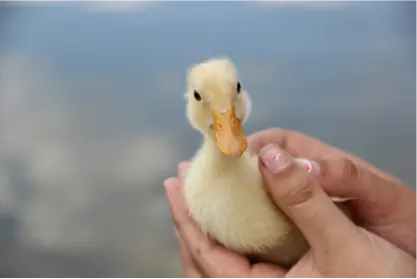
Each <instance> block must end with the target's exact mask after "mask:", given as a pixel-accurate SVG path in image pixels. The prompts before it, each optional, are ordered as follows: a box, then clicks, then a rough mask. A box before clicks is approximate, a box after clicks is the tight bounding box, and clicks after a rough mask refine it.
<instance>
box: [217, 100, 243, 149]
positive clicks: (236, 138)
mask: <svg viewBox="0 0 417 279" xmlns="http://www.w3.org/2000/svg"><path fill="white" fill-rule="evenodd" d="M213 119H214V124H213V126H212V128H211V129H212V131H213V134H214V136H215V138H216V142H217V146H218V147H219V149H220V151H221V152H222V153H223V154H225V155H227V156H235V157H240V156H241V155H242V154H243V152H245V150H246V149H247V147H248V142H247V139H246V135H245V132H244V131H243V128H242V124H241V121H240V120H239V119H238V118H237V117H236V114H235V107H234V105H230V107H229V109H228V110H227V111H225V112H221V111H219V110H216V109H215V110H213Z"/></svg>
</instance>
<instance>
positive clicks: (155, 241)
mask: <svg viewBox="0 0 417 279" xmlns="http://www.w3.org/2000/svg"><path fill="white" fill-rule="evenodd" d="M415 22H416V4H415V2H316V3H312V2H295V3H288V2H268V3H266V2H212V3H209V2H205V3H204V2H201V3H198V2H177V3H170V2H129V3H128V2H119V3H116V2H111V3H109V2H107V3H104V2H95V3H93V2H84V3H7V2H1V3H0V276H43V277H44V276H57V277H62V276H83V277H90V276H96V277H97V276H128V277H130V276H146V277H157V276H167V277H172V276H181V270H180V266H179V260H178V257H177V242H176V239H175V237H174V234H173V231H172V227H171V220H170V216H169V213H168V208H167V204H166V201H165V197H164V191H163V186H162V182H163V180H164V179H165V178H166V177H168V176H171V175H174V174H175V173H176V164H177V162H179V161H180V160H182V159H186V158H189V157H190V156H192V154H193V153H194V151H195V150H196V148H198V146H199V144H200V135H199V134H198V133H197V132H195V131H193V130H192V129H191V128H190V127H189V126H188V124H187V122H186V118H185V116H184V115H185V114H184V100H183V97H182V96H183V94H184V92H185V71H186V69H187V67H189V66H190V65H192V64H194V63H198V62H200V61H201V60H203V59H207V58H211V57H217V56H222V55H228V56H229V57H230V58H231V59H232V60H233V61H234V63H235V64H236V66H237V67H238V69H239V71H240V72H241V76H242V78H241V82H242V85H243V86H244V87H245V88H246V89H247V90H248V91H249V92H250V93H251V94H252V98H253V103H254V107H253V114H252V116H251V118H250V120H249V122H248V124H247V125H246V126H245V129H246V131H247V132H248V133H251V132H254V131H256V130H259V129H263V128H268V127H272V126H281V127H286V128H291V129H295V130H299V131H301V132H304V133H307V134H311V135H314V136H317V137H319V138H321V139H322V140H324V141H326V142H328V143H331V144H334V145H336V146H338V147H340V148H343V149H345V150H347V151H350V152H353V153H355V154H357V155H359V156H360V157H362V158H363V159H365V160H368V161H370V162H372V163H374V164H375V165H377V166H378V167H380V168H382V169H384V170H387V171H390V172H391V173H393V174H394V175H396V176H398V177H400V178H401V179H403V180H404V181H405V182H407V183H408V184H409V185H410V186H412V187H415V176H416V173H415V169H416V165H415V159H416V158H415V154H416V149H415V148H416V146H415V142H416V130H415V128H416V122H415V114H416V111H415V109H416V107H415V105H416V95H415V93H416V87H415V86H416V79H415V77H416V56H415V54H416V51H415V43H416V28H415Z"/></svg>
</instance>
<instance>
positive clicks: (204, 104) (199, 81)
mask: <svg viewBox="0 0 417 279" xmlns="http://www.w3.org/2000/svg"><path fill="white" fill-rule="evenodd" d="M186 99H187V118H188V120H189V122H190V124H191V126H193V127H194V128H195V129H197V130H199V131H200V132H201V133H203V134H204V135H205V136H207V137H209V138H211V139H214V140H215V141H216V144H217V147H218V148H219V150H220V151H221V152H222V153H223V154H225V155H227V156H235V157H239V156H241V155H242V154H243V153H244V152H245V150H246V149H247V139H246V135H245V132H244V130H243V128H242V124H243V123H244V122H246V120H247V119H248V117H249V115H250V112H251V100H250V97H249V94H248V93H247V92H246V91H245V90H244V89H243V87H242V84H241V83H240V80H239V76H238V72H237V71H236V69H235V67H234V65H233V64H232V62H231V61H230V60H229V59H227V58H219V59H212V60H207V61H203V62H202V63H200V64H197V65H194V66H192V67H191V68H189V69H188V76H187V93H186Z"/></svg>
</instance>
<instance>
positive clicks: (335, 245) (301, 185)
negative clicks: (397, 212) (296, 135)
mask: <svg viewBox="0 0 417 279" xmlns="http://www.w3.org/2000/svg"><path fill="white" fill-rule="evenodd" d="M259 156H260V162H261V163H260V166H259V168H260V171H261V173H262V175H263V178H264V180H265V184H266V185H265V186H266V188H267V190H268V191H269V193H270V195H271V198H272V199H273V201H274V202H275V203H276V204H277V206H278V207H279V208H281V209H282V210H283V211H284V212H285V213H286V214H287V215H288V217H289V218H290V219H292V221H293V222H294V223H295V225H296V226H297V227H298V228H299V229H300V231H301V232H302V233H303V235H304V236H305V238H306V239H307V241H308V242H309V244H310V246H311V247H312V249H313V251H315V252H319V251H324V252H326V253H328V252H329V250H333V249H336V251H337V250H339V249H340V248H341V247H340V245H344V244H343V243H345V242H346V241H345V240H346V237H347V236H349V235H354V234H355V232H356V228H355V225H354V224H353V223H352V222H351V221H350V220H349V219H348V218H347V217H346V216H345V215H344V214H343V213H342V212H341V211H340V210H339V209H338V208H337V207H336V205H334V203H333V202H332V201H331V200H330V198H329V197H328V196H327V195H326V193H325V192H324V191H323V189H322V188H321V187H320V185H319V183H318V182H317V181H316V180H315V178H314V177H313V176H312V175H310V174H309V173H308V171H307V170H306V169H305V168H304V167H302V166H300V164H297V163H296V160H295V159H294V158H293V157H292V156H291V155H290V154H289V153H288V152H286V151H285V150H283V149H280V148H279V147H277V146H276V145H267V146H265V147H264V148H262V149H261V151H260V153H259ZM311 167H312V168H311V170H310V171H312V172H313V171H314V168H315V167H316V166H314V165H313V166H311Z"/></svg>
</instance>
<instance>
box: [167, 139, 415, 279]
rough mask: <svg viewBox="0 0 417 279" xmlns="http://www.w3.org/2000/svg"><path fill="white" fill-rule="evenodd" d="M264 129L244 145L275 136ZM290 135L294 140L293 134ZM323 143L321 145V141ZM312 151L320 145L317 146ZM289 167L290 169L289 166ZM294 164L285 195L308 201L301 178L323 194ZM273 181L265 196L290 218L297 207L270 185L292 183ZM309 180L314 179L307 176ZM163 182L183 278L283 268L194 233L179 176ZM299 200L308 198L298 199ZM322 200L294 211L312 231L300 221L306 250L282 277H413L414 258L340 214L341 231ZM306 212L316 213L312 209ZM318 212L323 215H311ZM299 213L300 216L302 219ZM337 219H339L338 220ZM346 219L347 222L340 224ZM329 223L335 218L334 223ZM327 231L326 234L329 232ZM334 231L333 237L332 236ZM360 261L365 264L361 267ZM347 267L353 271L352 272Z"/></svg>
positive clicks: (253, 274)
mask: <svg viewBox="0 0 417 279" xmlns="http://www.w3.org/2000/svg"><path fill="white" fill-rule="evenodd" d="M275 132H278V131H275ZM264 133H265V132H264ZM268 133H269V134H268ZM268 133H266V134H263V136H262V134H257V135H255V136H253V137H250V147H251V148H252V150H253V151H255V152H256V151H259V149H260V148H261V147H262V146H263V145H265V144H267V143H268V140H267V138H266V137H265V135H269V136H272V139H273V138H274V137H275V139H277V137H276V135H277V134H276V133H271V131H268ZM274 135H275V136H274ZM284 138H285V137H284ZM281 139H283V137H281ZM293 139H296V140H299V138H297V137H296V138H293ZM307 139H309V140H310V141H311V142H310V143H311V147H313V148H312V150H314V147H315V146H317V143H319V142H315V141H314V140H313V139H311V138H307ZM288 142H292V141H288ZM278 143H281V144H282V142H279V141H278ZM300 143H301V146H304V147H305V145H306V142H305V141H304V142H303V141H300ZM324 147H325V148H327V146H324ZM325 148H324V149H325ZM256 149H257V150H256ZM318 150H320V148H319V149H318ZM321 150H323V149H321ZM329 151H330V150H329ZM332 151H334V150H332ZM330 153H331V152H328V154H330ZM339 155H340V154H339ZM304 157H307V156H304ZM310 158H311V157H310ZM291 166H292V168H294V166H293V165H291ZM314 166H315V167H317V164H314ZM182 167H184V165H182ZM288 167H289V166H288ZM295 168H296V170H297V171H298V173H292V174H291V175H289V174H288V173H287V176H288V177H287V179H291V178H292V179H293V181H292V183H293V185H295V186H294V187H293V188H294V190H291V191H290V192H289V193H290V195H284V196H287V197H292V198H293V199H294V200H297V199H298V198H297V197H299V198H300V200H301V201H302V200H303V199H307V200H310V195H309V194H308V193H309V190H308V189H309V187H311V186H308V187H303V186H302V185H303V183H301V182H304V183H306V182H308V183H307V185H315V186H314V189H318V190H320V191H321V192H320V191H319V192H318V193H321V194H320V195H319V196H321V197H322V198H323V197H324V198H327V196H326V195H325V194H324V192H323V191H322V190H321V188H320V187H318V186H317V185H318V184H317V182H315V183H310V182H309V181H310V179H311V178H310V179H306V177H307V178H308V177H310V176H306V173H305V172H304V171H302V169H301V168H299V167H298V169H297V167H295ZM260 169H261V171H262V172H263V174H264V176H265V177H266V178H268V172H265V170H266V168H265V167H263V166H261V167H260ZM335 169H337V168H335ZM342 170H345V168H342ZM183 172H184V171H182V173H183ZM285 173H286V171H284V172H283V173H282V174H280V176H283V175H285ZM182 175H183V174H182ZM180 177H181V175H180ZM271 177H272V178H273V177H275V176H270V178H271ZM303 177H304V178H303ZM294 179H301V180H300V181H298V182H295V181H296V180H294ZM303 179H304V180H303ZM278 181H279V184H280V186H279V187H278V186H277V185H276V184H277V183H276V182H275V179H272V181H271V180H270V181H269V182H270V183H269V185H270V186H272V188H271V187H270V188H269V189H272V191H271V196H272V197H274V200H275V201H276V202H277V203H278V205H280V206H281V207H283V209H284V210H285V211H286V212H287V214H288V215H289V216H291V217H292V218H294V216H293V215H292V214H291V212H292V210H293V208H297V206H295V207H291V206H289V207H288V206H285V203H284V205H282V201H281V202H280V200H279V199H277V198H276V195H277V194H276V193H275V192H274V190H275V191H276V189H281V190H282V189H285V188H283V187H282V185H284V186H285V185H287V186H288V185H292V184H291V181H287V182H285V177H284V179H283V177H281V178H280V179H278ZM311 181H314V180H313V179H311ZM165 185H166V188H167V195H168V198H169V200H170V204H171V211H172V215H173V219H174V223H175V224H176V227H177V229H178V230H179V238H180V242H181V258H182V262H183V267H184V270H185V271H186V274H187V278H201V276H203V274H204V275H205V276H207V277H208V278H284V274H285V271H284V270H282V269H279V268H278V267H275V266H272V265H268V264H256V265H253V266H251V265H250V264H249V262H248V260H247V259H245V258H244V257H242V256H240V255H238V254H236V253H233V252H231V251H228V250H226V249H225V248H223V247H221V246H220V245H218V244H216V243H214V242H213V241H212V240H209V239H207V238H205V237H204V236H203V235H202V234H201V232H199V230H198V229H197V227H196V225H195V224H194V223H193V222H192V221H191V220H190V219H189V218H188V213H187V210H186V208H185V204H184V201H183V198H182V194H181V188H180V187H181V181H180V180H179V179H176V178H174V179H169V180H167V181H166V183H165ZM273 185H274V186H273ZM300 185H301V186H300ZM287 189H288V188H287ZM295 189H301V192H298V191H296V190H295ZM310 190H311V189H310ZM318 190H314V191H312V192H311V193H316V191H318ZM282 191H283V190H282ZM281 193H282V192H281ZM297 193H298V194H297ZM313 196H316V194H315V195H312V196H311V198H312V197H313ZM278 197H279V195H278ZM306 197H307V198H306ZM327 199H328V198H327ZM284 201H285V199H284ZM327 203H328V202H327ZM302 204H308V203H304V202H303V203H302ZM314 204H315V206H316V207H317V206H318V208H317V209H316V210H313V209H314ZM322 204H326V202H324V203H323V202H316V203H314V202H313V205H310V208H307V210H305V211H304V217H302V215H303V214H302V211H301V215H300V212H299V213H298V215H299V216H301V224H303V222H306V221H307V222H308V221H310V223H311V222H312V223H313V225H314V224H315V230H314V226H313V227H311V226H310V225H309V226H307V225H304V226H303V225H301V229H302V231H303V233H304V234H305V235H306V237H307V239H308V241H309V242H310V245H311V246H312V250H311V251H310V252H309V253H308V254H307V255H306V256H305V257H304V258H303V259H302V260H301V261H300V262H299V263H298V264H297V265H296V266H295V267H294V268H293V269H291V270H290V271H289V272H288V274H287V275H285V276H286V277H285V278H288V279H290V278H303V277H306V275H307V274H308V275H309V277H306V278H357V277H369V276H371V277H372V276H375V277H377V278H393V277H394V278H396V277H398V278H413V276H415V273H414V272H415V269H414V268H415V267H414V265H415V263H414V260H413V259H412V258H411V257H410V256H408V255H407V254H405V253H403V252H402V251H400V250H399V249H397V248H395V247H394V246H393V245H391V244H389V243H388V242H386V241H384V240H382V239H380V238H378V237H377V236H374V235H372V234H371V233H368V232H367V231H365V230H362V229H359V228H358V227H356V226H354V225H353V223H351V222H350V221H349V220H348V219H347V218H346V217H344V216H343V215H342V219H341V220H339V221H340V224H342V226H341V228H344V227H345V229H346V228H348V227H351V228H352V227H353V228H354V229H346V230H343V229H341V228H340V224H339V225H336V226H335V225H334V224H333V223H334V222H331V221H330V220H332V218H330V217H331V216H332V214H333V215H334V214H336V215H335V216H333V218H335V217H337V213H340V211H338V210H337V209H336V210H330V208H327V209H326V210H324V209H325V208H322V209H321V210H320V207H323V205H322ZM330 204H331V205H332V206H333V207H335V206H334V205H333V203H331V202H330ZM286 208H287V209H286ZM333 209H334V208H333ZM312 212H317V213H315V214H314V213H312ZM320 212H321V213H325V214H327V215H323V216H319V215H317V214H318V213H320ZM306 214H307V215H306ZM329 214H330V215H329ZM296 216H297V214H296ZM306 217H308V218H306ZM339 217H340V216H339ZM298 218H300V217H298ZM303 218H304V221H302V219H303ZM343 218H344V219H343ZM338 219H340V218H335V220H338ZM297 220H298V219H297V217H296V218H295V220H294V221H296V223H297V225H299V226H300V224H299V222H300V220H298V221H297ZM312 220H316V221H317V220H318V222H316V223H314V221H312ZM343 220H344V221H343ZM320 221H321V222H320ZM324 221H330V222H327V226H328V225H330V226H329V228H328V227H326V225H325V223H326V222H324ZM343 223H345V224H344V225H343ZM346 223H347V224H349V225H347V226H346ZM317 224H320V225H317ZM335 224H338V223H337V222H336V223H335ZM180 228H182V229H180ZM303 228H304V229H303ZM305 228H307V229H310V232H308V231H305ZM326 228H328V229H326ZM336 229H337V230H336ZM339 229H341V233H343V232H344V231H347V232H350V231H351V230H352V231H354V232H357V233H352V232H350V233H347V234H346V233H344V234H340V233H339V231H338V230H339ZM329 232H331V233H330V234H329ZM335 232H336V236H332V235H334V234H335ZM329 235H330V236H329ZM345 236H346V237H345ZM315 239H317V240H315ZM320 239H321V241H323V240H325V241H327V245H326V242H325V241H324V242H323V243H320V241H318V240H320ZM336 244H338V245H339V246H338V245H336ZM372 257H375V260H370V259H372ZM365 260H366V263H367V265H366V266H363V263H364V261H365ZM388 264H393V265H392V267H393V268H390V267H389V265H388ZM353 267H355V268H353ZM356 267H357V268H356ZM352 272H356V273H355V274H352ZM304 274H305V275H304ZM326 276H327V277H326ZM349 276H350V277H349ZM384 276H385V277H384ZM410 276H411V277H410Z"/></svg>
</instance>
